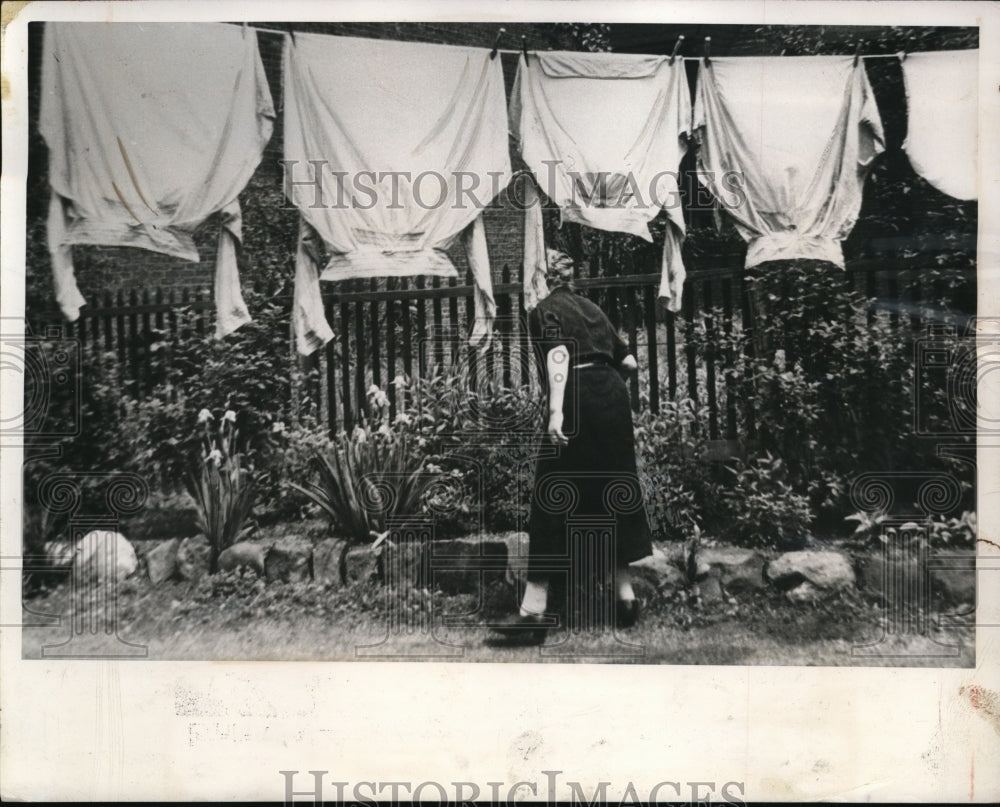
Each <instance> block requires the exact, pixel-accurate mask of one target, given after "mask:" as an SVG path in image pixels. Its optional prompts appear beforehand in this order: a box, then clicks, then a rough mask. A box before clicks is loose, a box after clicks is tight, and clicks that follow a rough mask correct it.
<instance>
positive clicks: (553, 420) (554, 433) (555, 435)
mask: <svg viewBox="0 0 1000 807" xmlns="http://www.w3.org/2000/svg"><path fill="white" fill-rule="evenodd" d="M562 427H563V413H562V412H559V411H553V412H549V439H550V440H551V441H552V442H553V443H555V444H556V445H557V446H564V445H566V444H567V443H569V438H567V437H566V435H565V434H563V430H562Z"/></svg>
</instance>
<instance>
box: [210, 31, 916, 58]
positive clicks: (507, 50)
mask: <svg viewBox="0 0 1000 807" xmlns="http://www.w3.org/2000/svg"><path fill="white" fill-rule="evenodd" d="M229 24H230V25H245V26H246V27H247V28H253V29H254V30H255V31H261V32H262V33H265V34H278V35H280V36H293V37H294V35H295V32H294V31H282V30H281V29H280V28H267V27H265V26H263V25H250V24H249V23H229ZM303 33H305V32H303ZM323 36H336V34H323ZM444 47H449V46H448V45H445V46H444ZM452 47H454V46H452ZM483 50H486V48H485V47H484V48H483ZM491 50H492V49H491ZM530 50H535V49H534V48H532V49H530ZM496 51H497V53H513V54H519V53H521V52H522V51H521V49H520V48H497V49H496ZM817 55H820V54H817ZM821 55H824V56H853V55H854V54H853V53H839V54H838V53H828V54H821ZM904 55H905V54H904ZM860 56H861V58H862V59H898V58H899V57H900V54H899V53H862V54H860ZM677 58H679V59H681V60H683V61H685V62H697V61H700V60H701V59H703V58H704V57H703V56H678V57H677ZM713 58H728V57H725V56H723V57H718V56H717V57H713Z"/></svg>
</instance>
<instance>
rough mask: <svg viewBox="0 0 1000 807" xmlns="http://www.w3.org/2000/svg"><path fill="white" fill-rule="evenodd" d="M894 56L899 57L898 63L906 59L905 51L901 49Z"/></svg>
mask: <svg viewBox="0 0 1000 807" xmlns="http://www.w3.org/2000/svg"><path fill="white" fill-rule="evenodd" d="M896 57H897V58H898V59H899V63H900V64H902V63H903V62H905V61H906V51H905V50H901V51H900V52H899V53H897V54H896Z"/></svg>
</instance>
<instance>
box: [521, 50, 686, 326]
mask: <svg viewBox="0 0 1000 807" xmlns="http://www.w3.org/2000/svg"><path fill="white" fill-rule="evenodd" d="M690 120H691V98H690V92H689V90H688V83H687V78H686V74H685V71H684V63H683V61H682V60H680V59H678V60H676V62H675V63H674V64H673V65H671V64H670V60H669V59H667V58H666V57H663V56H635V55H630V54H614V53H533V54H531V57H530V62H528V63H526V62H525V59H524V57H523V56H522V57H520V59H519V61H518V69H517V76H516V77H515V80H514V89H513V91H512V93H511V99H510V121H511V127H512V131H513V133H514V136H515V139H516V140H517V142H518V143H519V146H520V150H521V155H522V156H523V157H524V160H525V162H526V163H527V164H528V167H529V168H530V169H531V170H532V172H533V173H534V175H535V179H536V181H537V182H538V184H539V186H540V188H541V189H542V190H543V191H544V192H545V193H546V194H547V195H548V196H549V197H550V198H551V199H552V201H553V202H555V203H556V204H557V205H558V206H559V210H560V212H561V216H562V219H563V220H566V221H573V222H577V223H579V224H584V225H586V226H588V227H595V228H597V229H601V230H607V231H612V232H625V233H632V234H633V235H637V236H638V237H640V238H643V239H645V240H647V241H652V240H653V239H652V236H651V235H650V231H649V222H650V221H651V220H652V219H654V218H655V217H656V216H657V214H658V213H659V212H660V210H661V208H662V209H665V210H666V211H667V216H668V220H669V224H668V226H667V228H666V233H665V238H664V245H663V258H662V272H661V283H660V289H659V297H660V299H661V300H662V301H663V302H664V304H665V305H666V306H667V307H668V308H669V309H670V310H672V311H677V310H679V309H680V300H681V289H682V288H683V285H684V265H683V262H682V260H681V252H680V250H681V244H682V242H683V239H684V217H683V214H682V211H681V207H680V195H679V193H678V187H677V172H678V168H679V165H680V161H681V158H682V157H683V156H684V154H685V152H686V150H687V146H686V142H685V140H684V135H686V134H687V133H688V130H689V127H690ZM524 201H525V252H524V293H525V307H526V308H527V309H528V310H531V309H532V308H533V307H534V305H535V304H536V303H537V301H538V300H539V299H541V298H542V297H544V296H545V295H546V294H547V292H548V290H547V288H546V286H545V280H544V277H545V243H544V233H543V229H542V210H541V206H540V204H539V199H538V195H537V190H536V188H535V187H534V186H533V185H532V184H531V183H528V185H527V188H526V197H525V200H524Z"/></svg>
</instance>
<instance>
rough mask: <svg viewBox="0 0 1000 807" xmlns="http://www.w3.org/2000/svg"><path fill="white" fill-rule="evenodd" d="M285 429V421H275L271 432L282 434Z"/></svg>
mask: <svg viewBox="0 0 1000 807" xmlns="http://www.w3.org/2000/svg"><path fill="white" fill-rule="evenodd" d="M284 431H285V424H284V423H281V422H280V421H275V422H274V423H272V424H271V433H272V434H281V433H282V432H284Z"/></svg>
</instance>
